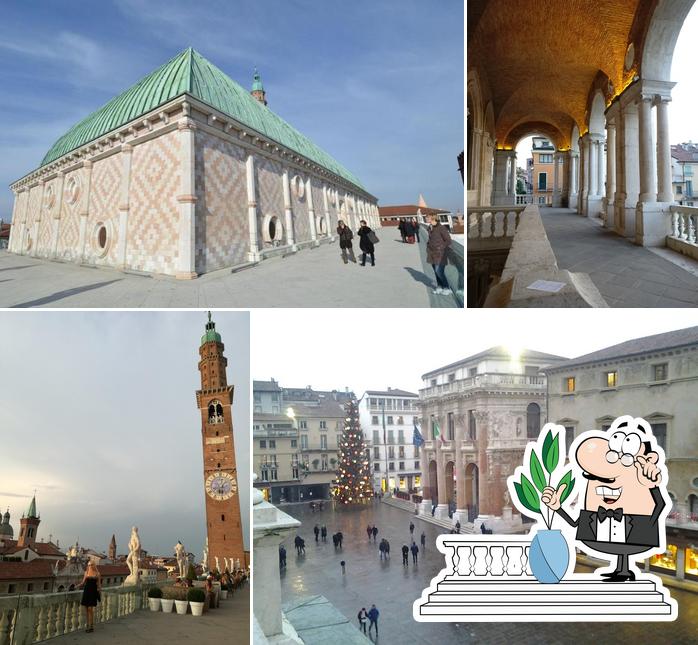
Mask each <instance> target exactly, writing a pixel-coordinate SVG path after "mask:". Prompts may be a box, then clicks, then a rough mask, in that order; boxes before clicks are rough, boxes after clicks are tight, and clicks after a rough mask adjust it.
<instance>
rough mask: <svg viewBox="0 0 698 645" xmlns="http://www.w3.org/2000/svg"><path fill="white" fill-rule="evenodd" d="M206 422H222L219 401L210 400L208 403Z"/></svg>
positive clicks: (221, 409)
mask: <svg viewBox="0 0 698 645" xmlns="http://www.w3.org/2000/svg"><path fill="white" fill-rule="evenodd" d="M208 422H209V423H223V406H222V405H221V402H220V401H211V402H210V403H209V404H208Z"/></svg>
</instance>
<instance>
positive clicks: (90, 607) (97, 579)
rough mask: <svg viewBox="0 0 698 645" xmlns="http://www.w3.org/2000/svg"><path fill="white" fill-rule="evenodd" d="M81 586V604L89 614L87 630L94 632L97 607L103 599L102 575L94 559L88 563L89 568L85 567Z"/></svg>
mask: <svg viewBox="0 0 698 645" xmlns="http://www.w3.org/2000/svg"><path fill="white" fill-rule="evenodd" d="M80 586H81V587H82V600H81V601H80V604H81V605H82V606H83V607H84V608H85V613H86V614H87V630H86V631H88V632H93V631H94V630H95V607H96V606H97V603H98V602H100V601H101V600H102V577H101V576H100V575H99V571H98V570H97V566H96V565H95V563H94V562H92V560H90V561H89V562H88V563H87V569H85V575H84V576H83V579H82V582H81V583H80Z"/></svg>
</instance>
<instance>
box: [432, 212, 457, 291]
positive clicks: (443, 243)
mask: <svg viewBox="0 0 698 645" xmlns="http://www.w3.org/2000/svg"><path fill="white" fill-rule="evenodd" d="M429 219H430V221H431V230H430V231H429V240H428V241H427V262H428V263H429V264H431V268H432V269H434V275H435V276H436V288H435V289H434V291H433V292H434V293H435V294H436V295H437V296H450V295H451V289H450V288H449V286H448V281H447V280H446V264H447V263H448V247H449V246H451V235H450V234H449V232H448V229H447V228H446V227H445V226H443V225H442V224H441V221H440V220H439V218H438V217H437V216H436V215H432V216H431V217H430V218H429Z"/></svg>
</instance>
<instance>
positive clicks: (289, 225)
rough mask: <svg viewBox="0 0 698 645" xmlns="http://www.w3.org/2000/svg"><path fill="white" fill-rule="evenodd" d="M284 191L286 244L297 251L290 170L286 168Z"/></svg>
mask: <svg viewBox="0 0 698 645" xmlns="http://www.w3.org/2000/svg"><path fill="white" fill-rule="evenodd" d="M282 181H283V189H284V215H285V218H286V244H288V245H289V246H290V247H291V250H292V251H296V243H295V241H294V239H293V211H292V210H291V186H290V184H289V180H288V168H284V172H283V176H282Z"/></svg>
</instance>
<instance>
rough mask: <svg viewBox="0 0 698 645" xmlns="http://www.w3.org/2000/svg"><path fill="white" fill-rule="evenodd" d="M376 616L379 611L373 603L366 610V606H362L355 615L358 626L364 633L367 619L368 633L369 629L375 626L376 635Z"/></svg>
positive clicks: (378, 614)
mask: <svg viewBox="0 0 698 645" xmlns="http://www.w3.org/2000/svg"><path fill="white" fill-rule="evenodd" d="M378 616H380V612H379V611H378V609H377V608H376V606H375V605H371V609H369V610H368V611H366V607H362V608H361V609H360V610H359V615H358V616H357V618H358V619H359V628H360V629H361V631H362V632H363V633H364V634H365V633H366V621H368V622H369V626H368V633H369V634H370V633H371V630H372V629H373V628H374V627H375V628H376V636H378Z"/></svg>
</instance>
